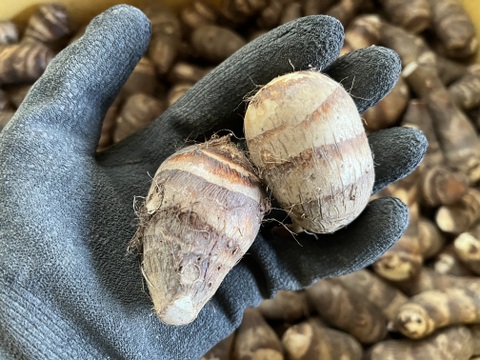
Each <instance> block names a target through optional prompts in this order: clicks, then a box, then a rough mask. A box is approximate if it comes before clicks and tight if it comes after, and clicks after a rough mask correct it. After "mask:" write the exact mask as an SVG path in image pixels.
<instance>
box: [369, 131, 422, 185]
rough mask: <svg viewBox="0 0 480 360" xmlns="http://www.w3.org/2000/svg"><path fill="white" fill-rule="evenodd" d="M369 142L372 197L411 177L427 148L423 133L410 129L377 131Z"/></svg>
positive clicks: (370, 137)
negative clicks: (372, 181) (396, 182)
mask: <svg viewBox="0 0 480 360" xmlns="http://www.w3.org/2000/svg"><path fill="white" fill-rule="evenodd" d="M368 141H369V143H370V147H371V148H372V152H373V156H374V164H375V184H374V187H373V190H372V193H373V194H375V193H377V192H378V191H380V190H382V189H383V188H385V187H386V186H387V185H389V184H391V183H393V182H395V181H397V180H400V179H402V178H404V177H406V176H407V175H409V174H411V173H412V172H413V171H414V170H415V169H416V168H417V167H418V166H419V165H420V163H421V162H422V160H423V158H424V157H425V154H426V152H427V148H428V140H427V138H426V137H425V135H424V134H423V132H422V131H420V130H418V129H414V128H409V127H395V128H390V129H384V130H379V131H376V132H374V133H372V134H370V135H369V137H368ZM377 154H378V155H379V156H376V155H377ZM380 154H381V156H380Z"/></svg>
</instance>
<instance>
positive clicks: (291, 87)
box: [245, 71, 374, 233]
mask: <svg viewBox="0 0 480 360" xmlns="http://www.w3.org/2000/svg"><path fill="white" fill-rule="evenodd" d="M245 137H246V140H247V146H248V149H249V151H250V158H251V160H252V162H253V163H254V164H255V165H256V166H257V167H258V169H259V172H260V175H261V176H262V177H263V179H264V181H265V183H266V184H267V186H268V187H269V188H270V189H271V191H272V195H273V197H274V198H275V199H276V200H277V201H278V202H279V204H280V206H281V207H282V208H283V209H284V210H286V211H287V212H288V214H289V215H290V217H291V219H292V222H293V224H292V227H291V229H292V231H295V232H300V231H308V232H313V233H331V232H334V231H336V230H338V229H340V228H342V227H343V226H345V225H347V224H349V223H350V222H351V221H353V220H354V219H355V218H356V217H357V216H358V215H359V214H360V213H361V212H362V210H363V209H364V208H365V206H366V205H367V203H368V200H369V197H370V194H371V192H372V187H373V181H374V169H373V159H372V154H371V151H370V147H369V144H368V141H367V136H366V134H365V130H364V128H363V124H362V120H361V119H360V115H359V114H358V111H357V108H356V106H355V104H354V102H353V100H352V98H351V97H350V95H349V94H348V93H347V91H346V90H345V89H344V88H343V87H342V86H341V85H340V84H339V83H337V82H336V81H334V80H332V79H330V78H329V77H327V76H326V75H323V74H321V73H319V72H317V71H299V72H295V73H291V74H287V75H283V76H280V77H277V78H275V79H274V80H272V81H271V82H270V83H268V84H267V85H265V86H264V87H263V88H261V89H260V90H259V91H258V92H257V94H256V95H255V96H253V98H252V99H251V101H250V103H249V106H248V109H247V112H246V114H245Z"/></svg>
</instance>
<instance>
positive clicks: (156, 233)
mask: <svg viewBox="0 0 480 360" xmlns="http://www.w3.org/2000/svg"><path fill="white" fill-rule="evenodd" d="M266 209H267V204H266V196H265V194H264V192H263V190H262V187H261V184H260V180H259V178H258V177H257V176H256V175H255V172H254V168H253V166H252V165H251V164H250V163H249V162H248V160H247V158H246V157H245V155H244V154H243V153H242V152H241V151H240V150H239V149H238V148H237V147H236V146H235V145H234V144H233V143H231V142H230V141H229V140H228V137H223V138H219V139H214V140H211V141H209V142H206V143H203V144H197V145H192V146H188V147H186V148H184V149H182V150H180V151H177V152H176V153H174V154H173V155H171V156H170V157H169V158H167V159H166V160H165V161H164V162H163V163H162V165H161V166H160V167H159V169H158V170H157V172H156V174H155V176H154V178H153V181H152V185H151V187H150V190H149V192H148V195H147V197H146V200H145V202H144V203H143V204H142V205H141V206H140V208H139V210H138V213H139V217H140V222H141V224H140V226H139V228H138V230H137V233H136V234H135V237H134V238H133V239H132V244H133V245H136V246H137V247H138V248H139V249H141V250H142V252H143V259H142V272H143V275H144V277H145V281H146V283H147V286H148V289H149V292H150V296H151V297H152V300H153V304H154V308H155V312H156V313H157V315H158V317H159V318H160V320H161V321H163V322H164V323H166V324H170V325H185V324H188V323H190V322H192V321H193V320H194V319H195V318H196V317H197V315H198V314H199V312H200V310H201V309H202V308H203V306H204V305H205V304H206V303H207V301H208V300H209V299H210V298H211V297H212V296H213V295H214V293H215V292H216V290H217V289H218V287H219V286H220V284H221V282H222V280H223V279H224V277H225V276H226V275H227V273H228V272H229V271H230V270H231V269H232V267H233V266H234V265H236V264H237V263H238V262H239V261H240V259H241V257H242V256H243V255H244V254H245V253H246V251H247V250H248V248H249V247H250V245H251V244H252V243H253V241H254V240H255V237H256V235H257V233H258V231H259V229H260V225H261V222H262V220H263V215H264V213H265V211H266Z"/></svg>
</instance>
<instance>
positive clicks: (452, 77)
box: [0, 0, 480, 360]
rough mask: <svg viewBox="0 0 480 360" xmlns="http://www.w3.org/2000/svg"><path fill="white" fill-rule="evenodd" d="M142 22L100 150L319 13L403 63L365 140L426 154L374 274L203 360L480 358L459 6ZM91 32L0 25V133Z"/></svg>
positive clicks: (367, 1)
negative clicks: (148, 32) (407, 137)
mask: <svg viewBox="0 0 480 360" xmlns="http://www.w3.org/2000/svg"><path fill="white" fill-rule="evenodd" d="M142 10H143V11H144V12H145V13H146V14H147V16H148V17H149V18H150V19H151V21H152V28H153V36H152V40H151V44H150V47H149V49H148V52H147V53H146V55H145V57H144V58H142V60H141V61H140V63H139V64H138V66H137V67H136V68H135V70H134V71H133V73H132V75H131V77H130V78H129V80H128V82H127V83H126V84H125V86H124V88H123V89H122V91H121V93H120V95H119V96H118V98H117V99H116V100H115V102H114V104H113V105H112V106H111V108H110V109H109V111H108V113H107V115H106V118H105V122H104V126H103V131H102V136H101V139H100V141H99V149H104V148H105V147H108V146H109V145H111V144H113V143H115V142H118V141H120V140H121V139H123V138H125V137H126V136H128V135H130V134H132V133H134V132H136V131H138V130H139V129H141V128H143V127H145V126H146V125H147V124H148V123H149V122H151V121H152V120H154V119H155V118H157V117H158V116H159V115H160V114H161V113H162V112H164V111H165V109H166V108H167V107H168V106H170V105H172V104H173V103H174V102H175V101H176V100H177V99H178V98H179V97H180V96H182V94H183V93H184V92H185V91H187V90H188V89H189V88H190V87H191V86H192V85H193V84H194V83H195V82H196V81H198V80H199V79H201V78H202V77H203V76H204V75H205V74H206V73H208V72H209V71H210V70H211V69H212V68H213V67H215V66H216V65H217V64H218V63H220V62H221V61H223V60H224V59H226V58H227V57H228V56H229V55H231V54H232V53H234V52H235V51H236V50H237V49H239V48H240V47H242V46H243V45H244V44H246V43H247V42H248V41H250V40H252V39H254V38H255V37H257V36H260V35H261V34H262V33H264V32H266V31H268V30H270V29H272V28H274V27H276V26H278V25H280V24H283V23H286V22H288V21H291V20H293V19H295V18H298V17H301V16H306V15H313V14H328V15H331V16H334V17H336V18H338V19H339V20H340V21H341V22H342V24H343V25H344V27H345V29H346V39H345V45H344V48H343V52H342V53H343V54H344V53H347V52H349V51H352V50H355V49H359V48H363V47H367V46H371V45H382V46H386V47H390V48H392V49H394V50H396V51H397V52H398V54H399V55H400V57H401V60H402V63H403V72H402V77H401V79H400V80H399V82H398V84H397V85H396V86H395V88H394V89H393V91H392V92H391V94H389V95H388V96H387V97H385V98H384V99H383V100H382V101H381V102H380V103H379V104H378V105H376V106H375V107H374V108H371V109H369V110H368V111H366V112H365V113H363V114H362V117H363V119H364V121H365V127H366V129H367V131H368V132H371V131H376V130H379V129H382V128H387V127H391V126H412V127H416V128H419V129H421V130H422V131H423V132H424V133H425V135H426V136H427V138H428V141H429V143H430V146H429V149H428V152H427V155H426V157H425V160H424V162H423V163H422V164H421V166H420V167H419V168H418V169H417V170H416V171H415V172H414V173H413V174H411V175H410V176H408V177H407V178H405V179H402V180H401V181H399V182H397V183H395V184H393V185H391V186H389V187H388V188H387V189H385V190H384V191H383V192H382V194H380V195H385V194H389V195H394V196H397V197H398V198H400V199H402V200H403V201H404V202H405V203H406V204H407V205H408V206H409V209H410V224H409V226H408V229H407V231H406V233H405V234H404V235H403V237H402V238H401V239H400V240H399V241H398V242H397V243H396V245H394V246H393V248H391V249H390V250H389V251H387V253H385V254H384V255H383V256H382V257H381V258H380V259H379V260H378V261H376V262H375V263H374V264H373V265H372V266H371V267H369V268H368V269H363V270H361V271H358V272H356V273H353V274H349V275H346V276H342V277H338V278H332V279H323V280H320V281H318V282H316V283H315V284H314V285H312V286H311V287H309V288H307V289H305V290H303V291H299V292H286V291H285V292H279V293H278V294H277V295H276V297H275V298H274V299H272V300H265V301H264V302H262V303H261V305H260V306H259V307H257V308H252V309H247V311H246V312H245V314H244V320H243V322H242V324H241V325H240V327H239V328H238V329H237V330H236V331H235V332H234V333H233V334H231V335H230V336H229V337H228V338H226V339H225V340H224V341H222V342H221V343H219V344H218V345H216V346H215V347H213V348H212V349H211V350H210V351H209V352H208V353H207V354H205V356H204V357H203V359H211V360H213V359H243V360H245V359H322V360H326V359H343V360H346V359H391V360H395V359H399V360H400V359H401V360H405V359H406V360H410V359H422V360H424V359H435V360H442V359H452V360H453V359H455V360H462V359H474V358H477V359H480V277H478V276H479V275H480V189H479V188H478V186H477V184H478V183H479V180H480V143H479V137H478V133H477V132H478V130H479V129H480V65H476V64H474V57H475V54H476V53H477V48H478V42H477V39H476V37H475V30H474V27H473V25H472V23H471V20H470V19H469V17H468V16H467V14H466V13H465V11H464V9H463V8H462V7H461V5H460V4H459V3H458V2H457V1H456V0H409V1H403V0H339V1H337V0H324V1H318V0H298V1H293V0H223V1H221V3H220V5H218V6H216V7H212V6H211V5H209V3H208V2H204V1H201V0H197V1H195V0H194V1H191V2H190V3H188V5H187V6H186V7H184V8H183V9H182V10H181V11H179V12H175V13H173V12H171V11H170V10H168V9H166V8H164V7H163V6H161V5H159V4H158V1H152V4H151V5H147V6H145V7H144V8H143V9H142ZM81 34H82V26H81V24H72V22H71V21H70V19H69V16H68V13H67V12H66V10H65V9H64V8H63V7H61V6H59V5H53V4H46V5H41V6H39V7H38V8H37V9H36V11H35V12H34V13H33V15H32V16H31V17H30V19H29V20H28V22H27V23H26V24H23V25H22V26H20V25H19V24H17V23H15V22H12V21H6V22H1V23H0V59H2V60H1V62H0V129H2V127H3V126H5V124H6V123H7V122H8V121H9V119H10V118H11V117H12V116H13V114H14V113H15V110H16V108H17V107H18V106H19V104H20V103H21V102H22V100H23V98H24V97H25V95H26V93H27V92H28V89H29V87H30V86H31V84H32V83H33V82H34V81H35V80H36V79H37V78H38V77H39V76H40V75H41V74H42V72H43V71H44V69H45V67H46V65H47V64H48V62H49V61H50V60H51V59H52V58H53V57H54V56H55V54H56V53H57V52H58V51H60V50H61V49H62V48H63V47H65V46H66V45H67V44H68V43H70V42H71V41H74V40H75V39H76V38H78V37H79V36H81ZM20 65H21V66H20ZM475 356H477V357H475Z"/></svg>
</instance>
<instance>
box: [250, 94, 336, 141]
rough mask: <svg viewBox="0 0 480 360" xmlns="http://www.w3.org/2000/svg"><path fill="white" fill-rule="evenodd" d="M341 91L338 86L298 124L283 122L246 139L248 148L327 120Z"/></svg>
mask: <svg viewBox="0 0 480 360" xmlns="http://www.w3.org/2000/svg"><path fill="white" fill-rule="evenodd" d="M343 91H344V89H343V88H342V87H341V86H340V85H339V86H338V87H336V88H335V90H334V91H332V92H331V93H330V94H329V95H328V96H327V97H326V98H325V101H324V102H323V103H322V104H320V106H319V107H318V108H317V109H316V110H315V111H314V112H313V113H311V114H309V116H307V117H306V118H305V119H304V120H301V121H300V122H298V123H294V124H292V123H289V122H285V123H283V124H281V125H278V126H277V127H275V128H274V129H270V130H265V131H264V132H262V133H261V134H260V135H257V136H255V137H253V138H250V139H248V146H249V147H252V148H253V147H257V146H258V145H257V144H262V143H263V142H265V141H270V140H272V139H274V138H276V137H277V136H278V133H281V132H283V131H287V130H288V129H291V128H297V127H300V126H301V127H304V128H306V127H307V126H308V125H310V124H311V123H312V122H317V121H318V119H319V118H322V117H324V118H328V117H329V116H330V113H332V112H333V111H334V109H335V106H334V105H333V104H335V103H336V102H337V101H338V100H337V97H338V96H340V95H341V93H342V92H343ZM257 102H258V101H257ZM252 103H253V106H255V105H254V100H252V102H251V104H252Z"/></svg>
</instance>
